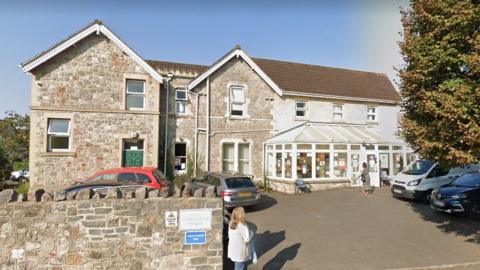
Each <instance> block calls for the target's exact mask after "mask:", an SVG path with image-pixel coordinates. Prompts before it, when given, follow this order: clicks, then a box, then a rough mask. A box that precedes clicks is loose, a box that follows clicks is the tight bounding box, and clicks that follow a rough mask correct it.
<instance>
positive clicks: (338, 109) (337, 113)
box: [333, 104, 343, 121]
mask: <svg viewBox="0 0 480 270" xmlns="http://www.w3.org/2000/svg"><path fill="white" fill-rule="evenodd" d="M342 119H343V105H339V104H335V105H333V120H335V121H340V120H342Z"/></svg>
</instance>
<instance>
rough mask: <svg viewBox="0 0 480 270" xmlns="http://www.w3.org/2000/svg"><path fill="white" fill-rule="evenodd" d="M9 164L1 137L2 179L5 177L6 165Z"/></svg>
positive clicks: (0, 173)
mask: <svg viewBox="0 0 480 270" xmlns="http://www.w3.org/2000/svg"><path fill="white" fill-rule="evenodd" d="M6 165H7V159H6V158H5V151H4V150H3V140H2V138H0V181H2V180H3V179H4V178H5V175H4V174H5V167H6Z"/></svg>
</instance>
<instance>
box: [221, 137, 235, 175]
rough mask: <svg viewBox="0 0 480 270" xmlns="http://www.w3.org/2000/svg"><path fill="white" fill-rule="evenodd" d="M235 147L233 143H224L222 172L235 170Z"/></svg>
mask: <svg viewBox="0 0 480 270" xmlns="http://www.w3.org/2000/svg"><path fill="white" fill-rule="evenodd" d="M234 153H235V145H234V144H233V143H224V144H223V146H222V158H223V162H222V170H223V171H224V172H233V171H234V170H235V168H234V164H235V157H234Z"/></svg>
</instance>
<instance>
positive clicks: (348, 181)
mask: <svg viewBox="0 0 480 270" xmlns="http://www.w3.org/2000/svg"><path fill="white" fill-rule="evenodd" d="M268 181H270V182H277V183H283V184H292V185H293V184H294V183H295V182H294V181H293V180H286V179H268ZM304 182H305V184H343V183H350V180H347V179H344V180H342V179H339V180H305V179H304Z"/></svg>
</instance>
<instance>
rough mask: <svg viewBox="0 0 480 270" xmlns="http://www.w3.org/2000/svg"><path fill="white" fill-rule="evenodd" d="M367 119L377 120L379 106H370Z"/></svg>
mask: <svg viewBox="0 0 480 270" xmlns="http://www.w3.org/2000/svg"><path fill="white" fill-rule="evenodd" d="M367 120H368V121H371V122H375V121H377V108H375V107H368V109H367Z"/></svg>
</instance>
